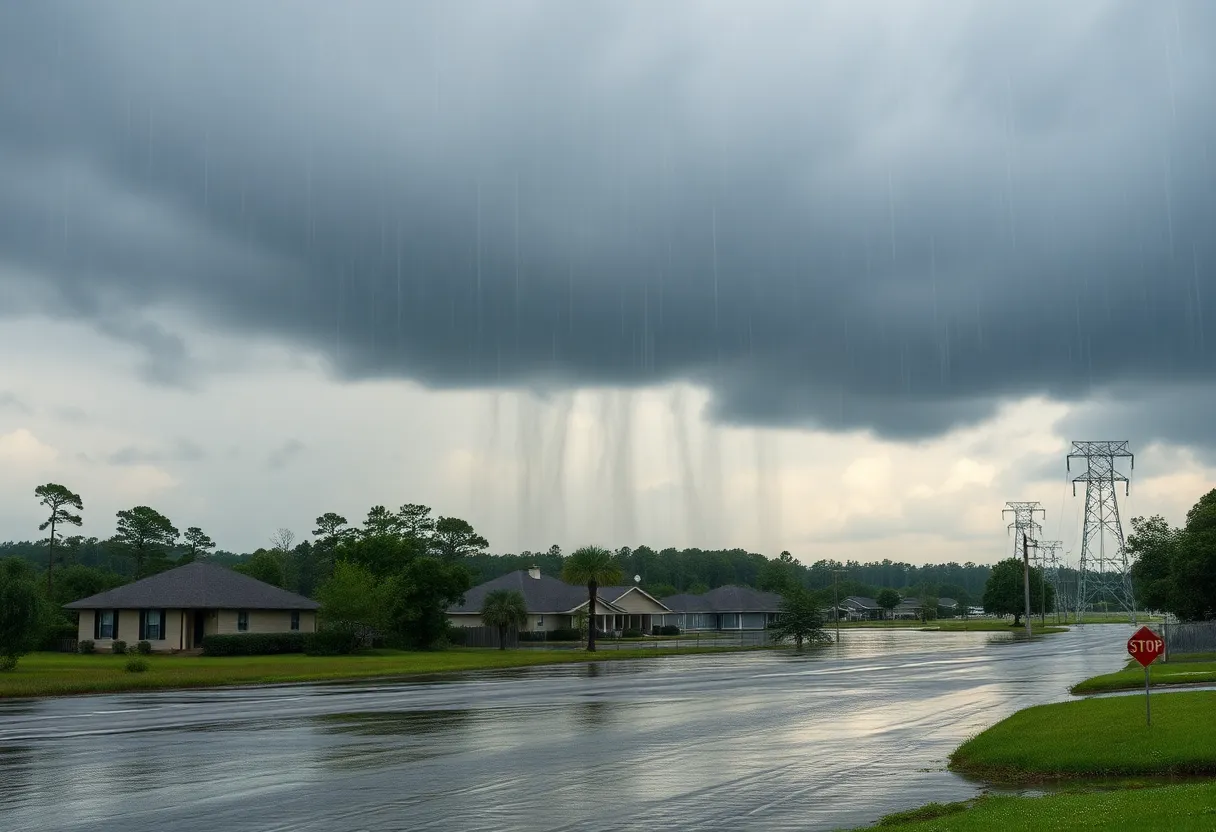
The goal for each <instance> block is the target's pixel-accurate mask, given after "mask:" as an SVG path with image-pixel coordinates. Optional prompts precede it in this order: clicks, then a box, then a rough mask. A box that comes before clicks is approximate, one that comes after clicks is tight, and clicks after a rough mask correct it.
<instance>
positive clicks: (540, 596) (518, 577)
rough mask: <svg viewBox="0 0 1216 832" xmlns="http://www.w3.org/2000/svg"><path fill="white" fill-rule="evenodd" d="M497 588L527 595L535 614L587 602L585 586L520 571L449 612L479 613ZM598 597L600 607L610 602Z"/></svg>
mask: <svg viewBox="0 0 1216 832" xmlns="http://www.w3.org/2000/svg"><path fill="white" fill-rule="evenodd" d="M496 589H513V590H515V591H516V592H519V593H520V594H521V595H523V596H524V603H525V604H526V605H527V607H528V612H531V613H545V612H550V613H556V612H568V611H570V610H572V609H574V608H575V607H577V606H578V605H579V604H582V603H585V602H586V600H587V587H585V586H573V585H571V584H568V583H566V582H564V581H559V580H558V579H557V578H552V577H550V576H548V575H541V576H540V577H539V578H532V577H530V576H529V575H528V570H526V569H520V570H517V571H515V572H508V573H507V574H506V575H499V576H498V577H497V578H495V579H494V580H492V581H486V582H485V583H484V584H479V585H478V586H475V587H473V588H472V589H470V590H469V591H468V592H466V593H465V594H464V603H463V604H458V605H457V606H454V607H448V612H449V613H472V614H476V613H479V612H481V602H482V601H484V600H485V597H486V595H488V594H490V593H491V592H493V591H494V590H496ZM596 596H597V604H596V606H597V608H598V607H599V605H600V604H606V603H607V601H606V599H605V598H603V597H599V592H596ZM616 597H620V596H619V595H618V596H616ZM597 614H598V612H597Z"/></svg>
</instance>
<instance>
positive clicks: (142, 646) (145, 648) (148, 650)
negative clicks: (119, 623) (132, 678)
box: [135, 641, 152, 656]
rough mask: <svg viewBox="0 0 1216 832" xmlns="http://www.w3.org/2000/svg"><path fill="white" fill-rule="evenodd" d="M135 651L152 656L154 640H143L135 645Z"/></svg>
mask: <svg viewBox="0 0 1216 832" xmlns="http://www.w3.org/2000/svg"><path fill="white" fill-rule="evenodd" d="M135 652H136V653H138V654H139V655H141V656H151V655H152V642H150V641H141V642H140V643H139V644H136V645H135Z"/></svg>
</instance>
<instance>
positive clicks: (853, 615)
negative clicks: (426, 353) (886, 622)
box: [840, 595, 886, 621]
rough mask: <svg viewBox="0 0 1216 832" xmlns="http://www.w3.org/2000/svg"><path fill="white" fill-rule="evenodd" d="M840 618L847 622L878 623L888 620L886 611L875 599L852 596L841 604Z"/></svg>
mask: <svg viewBox="0 0 1216 832" xmlns="http://www.w3.org/2000/svg"><path fill="white" fill-rule="evenodd" d="M840 617H841V618H842V619H844V620H846V621H877V620H880V619H883V618H886V610H884V609H883V608H882V607H880V606H879V605H878V602H877V601H875V600H874V599H873V598H866V597H865V596H863V595H850V596H848V597H847V598H845V599H844V600H843V601H841V602H840Z"/></svg>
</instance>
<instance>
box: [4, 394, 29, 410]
mask: <svg viewBox="0 0 1216 832" xmlns="http://www.w3.org/2000/svg"><path fill="white" fill-rule="evenodd" d="M3 409H8V410H15V411H17V412H18V413H32V412H33V411H32V410H31V409H30V406H29V405H28V404H26V403H25V402H23V401H22V400H21V399H20V398H18V397H17V394H16V393H11V392H9V391H7V390H0V410H3Z"/></svg>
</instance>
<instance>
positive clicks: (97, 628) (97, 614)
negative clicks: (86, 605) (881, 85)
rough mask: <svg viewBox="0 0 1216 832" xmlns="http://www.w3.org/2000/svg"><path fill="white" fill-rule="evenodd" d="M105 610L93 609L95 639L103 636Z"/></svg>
mask: <svg viewBox="0 0 1216 832" xmlns="http://www.w3.org/2000/svg"><path fill="white" fill-rule="evenodd" d="M102 612H104V610H93V640H94V641H97V640H98V639H100V638H101V614H102Z"/></svg>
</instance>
